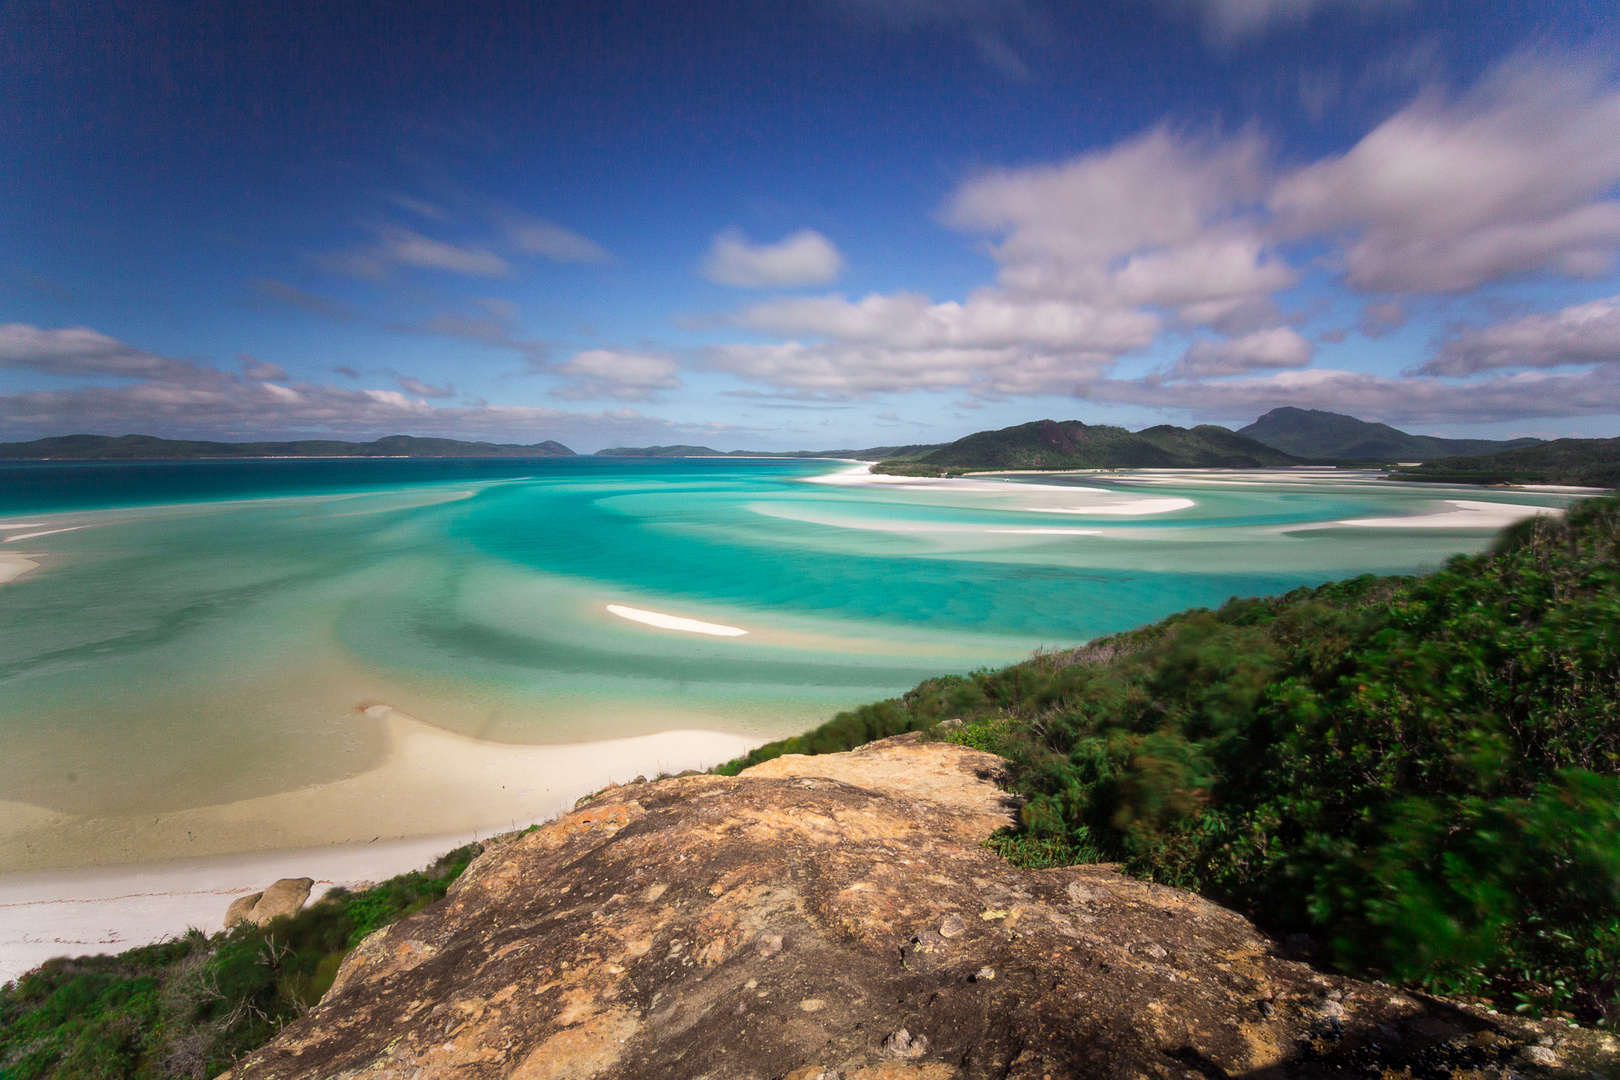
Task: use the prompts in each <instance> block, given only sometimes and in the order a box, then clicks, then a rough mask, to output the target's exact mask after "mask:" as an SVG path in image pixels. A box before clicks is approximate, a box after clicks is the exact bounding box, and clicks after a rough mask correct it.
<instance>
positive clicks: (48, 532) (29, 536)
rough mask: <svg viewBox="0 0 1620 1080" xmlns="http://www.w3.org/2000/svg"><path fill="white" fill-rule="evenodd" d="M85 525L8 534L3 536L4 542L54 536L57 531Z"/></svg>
mask: <svg viewBox="0 0 1620 1080" xmlns="http://www.w3.org/2000/svg"><path fill="white" fill-rule="evenodd" d="M86 527H87V526H84V525H69V526H68V527H67V528H65V529H46V530H45V531H44V532H31V533H23V534H22V535H20V536H8V537H6V538H5V541H4V542H5V543H7V544H15V543H16V542H17V541H19V540H32V539H33V538H34V537H36V536H55V535H56V534H57V533H65V532H72V531H73V530H74V529H83V528H86Z"/></svg>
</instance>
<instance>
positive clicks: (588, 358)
mask: <svg viewBox="0 0 1620 1080" xmlns="http://www.w3.org/2000/svg"><path fill="white" fill-rule="evenodd" d="M556 371H557V373H558V374H560V375H565V376H567V377H568V378H569V380H570V381H569V382H567V383H565V384H564V385H562V386H559V387H557V388H556V389H554V390H553V391H552V392H551V393H552V396H554V397H559V398H564V399H566V400H569V401H591V400H595V399H598V398H617V399H618V400H620V401H649V400H653V399H655V398H656V397H657V396H658V393H659V391H662V390H673V389H675V388H676V387H678V386H680V385H681V379H680V367H679V365H677V364H676V363H675V361H673V360H671V359H670V358H669V357H667V356H652V355H649V354H647V353H635V352H624V351H621V350H618V349H586V350H585V351H583V352H579V353H575V354H574V356H573V357H571V358H570V359H569V360H568V362H567V363H565V364H562V365H560V366H558V367H557V368H556Z"/></svg>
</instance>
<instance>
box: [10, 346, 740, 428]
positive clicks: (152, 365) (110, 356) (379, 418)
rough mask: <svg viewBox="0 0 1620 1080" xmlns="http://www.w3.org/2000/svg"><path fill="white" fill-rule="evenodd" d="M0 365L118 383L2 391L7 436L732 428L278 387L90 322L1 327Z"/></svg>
mask: <svg viewBox="0 0 1620 1080" xmlns="http://www.w3.org/2000/svg"><path fill="white" fill-rule="evenodd" d="M0 367H6V368H28V369H30V370H34V371H39V372H42V373H46V374H51V375H59V376H61V375H67V376H102V377H108V376H121V377H124V378H126V379H129V380H132V381H130V382H127V383H122V384H119V385H92V386H76V387H70V388H66V389H56V390H36V391H24V392H18V393H3V394H0V428H3V429H4V430H5V431H7V432H9V433H11V435H12V437H14V438H23V437H30V436H35V435H55V434H60V433H62V432H63V431H91V432H103V433H107V434H115V435H121V434H124V433H126V432H130V431H139V432H147V433H151V434H159V435H182V436H193V437H205V438H218V439H230V440H235V439H251V438H286V437H298V436H329V437H338V438H355V439H360V438H374V437H377V436H379V435H388V434H394V433H398V432H407V433H414V434H421V435H445V436H451V437H459V438H488V439H498V440H501V441H512V442H523V443H531V442H537V441H540V440H543V439H558V440H561V441H562V442H565V443H571V444H573V443H579V442H584V443H585V444H587V445H590V444H600V445H612V444H623V443H624V442H625V441H627V440H629V441H635V440H640V441H643V442H647V441H652V442H657V441H664V442H673V441H692V440H693V439H694V438H698V437H714V436H716V435H723V434H726V433H728V432H732V431H740V430H742V429H736V428H733V427H731V426H729V425H723V424H701V425H693V424H673V423H670V422H668V421H665V420H660V419H658V418H656V417H649V416H645V415H643V414H642V413H639V412H637V411H635V410H634V409H611V410H606V411H602V412H596V413H578V412H565V411H561V410H557V409H545V408H534V407H528V406H489V405H478V406H457V407H446V406H434V405H431V404H429V403H428V402H427V401H426V400H423V399H424V397H426V396H428V395H426V394H423V393H417V391H421V390H434V391H436V390H437V389H438V388H436V387H428V386H426V385H425V384H419V383H417V384H415V385H408V384H411V383H414V380H406V379H402V380H401V384H402V385H406V387H407V389H408V390H410V391H411V392H412V393H415V396H411V394H410V393H405V392H401V391H400V390H382V389H363V390H360V389H357V390H347V389H341V388H338V387H334V386H327V385H319V384H313V383H307V382H295V383H291V384H288V385H283V384H281V383H278V382H274V381H266V380H261V379H254V378H253V377H252V375H251V374H250V373H246V372H244V373H243V374H241V375H238V374H235V373H232V372H228V371H223V370H220V369H217V368H213V367H209V366H207V365H202V364H193V363H188V362H185V361H179V360H171V359H168V358H165V357H162V356H158V355H156V354H154V353H151V352H148V351H146V350H143V349H138V348H135V347H134V346H132V345H129V344H127V343H125V342H122V341H119V340H117V339H116V338H112V337H109V336H107V335H105V334H101V333H98V332H97V331H94V330H89V329H86V328H82V327H81V328H75V329H71V330H45V329H41V328H39V327H36V326H31V325H28V324H25V323H13V324H10V325H7V326H0Z"/></svg>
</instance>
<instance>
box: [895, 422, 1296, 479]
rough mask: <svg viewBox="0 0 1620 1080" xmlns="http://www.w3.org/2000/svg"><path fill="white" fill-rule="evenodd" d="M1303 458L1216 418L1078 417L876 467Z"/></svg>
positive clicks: (1290, 461) (950, 468)
mask: <svg viewBox="0 0 1620 1080" xmlns="http://www.w3.org/2000/svg"><path fill="white" fill-rule="evenodd" d="M1298 464H1301V462H1300V461H1299V459H1298V458H1295V457H1292V456H1291V455H1289V454H1286V453H1283V452H1282V451H1280V450H1276V449H1273V448H1272V447H1269V446H1266V445H1265V444H1263V443H1258V442H1255V441H1254V440H1253V439H1250V438H1247V437H1246V436H1243V435H1240V434H1238V433H1237V432H1235V431H1230V430H1228V429H1227V428H1223V427H1217V426H1215V425H1213V424H1200V425H1199V426H1198V427H1195V428H1179V427H1173V426H1171V425H1169V424H1161V425H1160V426H1158V427H1151V428H1147V429H1146V430H1144V431H1135V432H1133V431H1126V430H1125V429H1124V428H1122V427H1113V426H1110V425H1105V424H1095V425H1089V424H1083V423H1081V422H1080V421H1078V420H1064V421H1061V422H1060V421H1056V420H1037V421H1035V422H1034V423H1029V424H1020V425H1018V426H1017V427H1010V428H1002V429H1001V430H999V431H980V432H976V433H974V434H972V435H968V436H966V437H964V438H961V439H958V440H956V441H955V442H953V443H950V444H949V445H947V446H942V447H940V448H939V449H937V450H933V451H930V452H928V453H925V454H922V455H920V456H919V457H917V458H915V459H914V460H912V461H904V460H899V461H897V460H893V459H891V460H887V461H883V462H880V463H879V464H878V465H876V466H874V471H875V472H887V473H895V474H899V475H906V476H945V475H950V474H954V473H963V472H984V471H996V470H1011V469H1189V468H1207V469H1252V468H1261V467H1264V466H1268V465H1298Z"/></svg>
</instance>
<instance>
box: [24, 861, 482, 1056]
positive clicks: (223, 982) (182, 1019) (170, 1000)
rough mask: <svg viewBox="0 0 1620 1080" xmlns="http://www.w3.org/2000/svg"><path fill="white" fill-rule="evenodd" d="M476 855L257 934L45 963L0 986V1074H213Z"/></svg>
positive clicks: (247, 928)
mask: <svg viewBox="0 0 1620 1080" xmlns="http://www.w3.org/2000/svg"><path fill="white" fill-rule="evenodd" d="M480 850H481V849H480V848H479V847H478V846H477V845H469V846H467V847H462V848H457V849H456V850H455V851H452V852H450V853H449V854H447V855H444V856H442V857H440V858H439V859H438V860H437V861H436V862H435V863H434V864H433V865H432V866H430V867H429V868H428V869H427V870H425V871H412V872H411V873H408V874H402V875H400V876H399V877H395V878H390V879H389V880H387V881H385V882H383V883H381V884H380V885H376V886H374V887H372V888H370V889H366V890H364V891H362V892H357V893H351V892H348V891H346V890H342V889H335V890H333V891H331V892H329V893H328V894H327V895H326V896H324V897H322V898H321V899H320V900H319V901H317V902H316V903H313V904H311V905H309V906H308V907H306V908H304V910H302V911H300V912H299V913H298V914H297V915H294V916H292V917H290V918H280V919H274V920H272V921H271V922H270V923H268V924H266V925H264V926H253V925H251V924H246V923H243V924H238V925H237V926H236V927H234V928H233V929H231V930H227V931H222V932H220V933H217V934H214V935H212V936H209V935H206V934H203V933H202V932H200V931H197V930H193V931H191V932H190V933H188V934H187V935H185V936H184V937H181V938H176V939H174V940H173V941H166V942H162V943H160V944H157V945H149V946H147V947H145V948H140V949H131V950H129V951H128V952H124V953H120V954H119V955H117V956H84V957H79V958H78V959H61V960H52V961H50V962H48V963H46V964H44V965H43V966H41V967H39V968H37V969H35V970H34V971H31V972H29V973H28V974H26V975H24V976H23V977H22V978H21V979H19V980H18V981H17V982H15V983H12V984H9V985H7V986H6V987H5V988H4V989H0V1078H3V1080H33V1078H35V1077H41V1078H43V1077H49V1078H52V1080H122V1078H126V1077H129V1078H145V1077H153V1078H156V1077H194V1078H198V1080H203V1078H207V1077H212V1076H217V1075H219V1074H220V1073H221V1072H223V1071H224V1070H225V1069H226V1068H228V1067H229V1066H230V1063H231V1061H232V1060H233V1059H234V1058H235V1057H237V1056H238V1055H240V1054H243V1053H246V1052H247V1051H249V1050H252V1049H255V1048H257V1047H259V1046H262V1045H264V1044H265V1043H266V1042H268V1041H269V1040H270V1039H271V1037H273V1036H274V1035H275V1033H276V1032H277V1031H279V1030H280V1029H281V1027H282V1025H284V1024H286V1023H287V1022H288V1021H289V1020H293V1019H296V1018H297V1017H299V1016H302V1015H303V1014H304V1013H305V1012H307V1011H308V1010H309V1008H310V1007H311V1006H312V1005H314V1004H315V1003H316V1002H318V1001H320V999H321V996H322V995H323V994H325V993H326V991H327V989H328V988H329V987H330V986H331V985H332V980H333V979H334V978H335V977H336V975H337V969H338V965H339V964H340V963H341V962H342V960H343V957H344V956H346V955H348V952H349V950H351V949H353V948H354V946H355V945H357V944H359V942H360V939H361V938H362V937H364V936H365V935H366V934H369V933H370V932H371V931H373V930H376V929H378V928H380V927H383V926H386V925H388V924H389V923H392V922H395V921H397V920H399V919H401V918H404V917H405V916H406V915H409V914H411V913H412V912H415V911H419V910H421V909H422V908H424V907H426V906H427V905H428V904H430V903H432V902H433V901H435V900H438V899H439V898H440V897H442V896H444V894H445V891H446V890H447V889H448V888H449V887H450V883H451V882H452V881H454V880H455V879H456V878H457V877H459V876H460V874H461V872H462V871H463V870H465V869H466V868H467V864H468V863H470V862H471V861H472V859H473V858H474V857H475V856H476V855H477V854H478V852H479V851H480Z"/></svg>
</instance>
